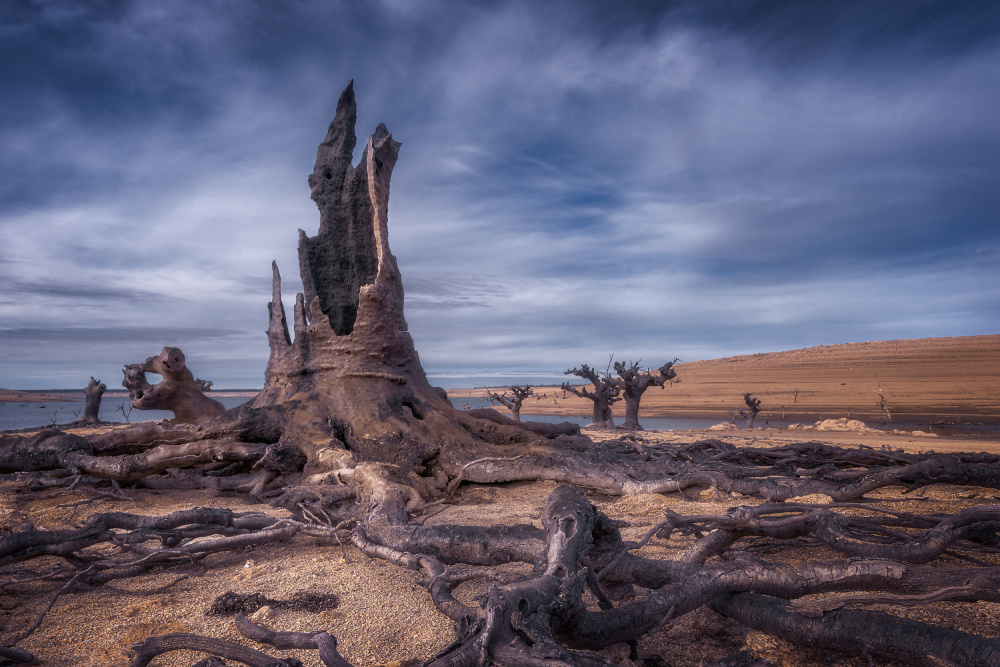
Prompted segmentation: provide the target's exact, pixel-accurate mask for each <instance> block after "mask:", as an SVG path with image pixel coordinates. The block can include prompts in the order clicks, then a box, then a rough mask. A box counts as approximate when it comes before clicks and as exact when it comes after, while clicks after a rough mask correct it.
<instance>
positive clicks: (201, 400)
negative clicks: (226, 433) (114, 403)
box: [122, 347, 226, 424]
mask: <svg viewBox="0 0 1000 667" xmlns="http://www.w3.org/2000/svg"><path fill="white" fill-rule="evenodd" d="M122 372H123V373H124V374H125V379H124V380H122V386H123V387H125V388H127V389H128V391H129V402H131V403H132V406H133V407H135V408H139V409H140V410H169V411H171V412H173V413H174V419H175V421H177V422H179V423H182V424H202V423H204V422H207V421H210V420H212V419H215V418H216V417H218V416H220V415H222V413H223V412H225V411H226V408H225V406H224V405H222V403H219V402H218V401H216V400H214V399H211V398H209V397H208V396H206V395H205V393H204V392H206V391H208V390H209V388H210V387H211V386H212V383H211V382H208V381H206V380H200V379H195V377H194V375H193V374H192V373H191V371H190V370H189V369H188V367H187V363H186V362H185V360H184V353H183V352H181V351H180V350H179V349H178V348H176V347H165V348H163V351H162V352H160V354H159V355H158V356H155V357H149V358H148V359H146V361H144V362H143V363H141V364H131V365H128V366H126V367H125V368H124V369H122ZM146 373H156V374H158V375H162V376H163V381H162V382H160V383H158V384H155V385H151V384H149V382H148V381H147V380H146Z"/></svg>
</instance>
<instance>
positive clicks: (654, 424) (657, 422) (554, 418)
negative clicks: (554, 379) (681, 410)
mask: <svg viewBox="0 0 1000 667" xmlns="http://www.w3.org/2000/svg"><path fill="white" fill-rule="evenodd" d="M451 404H452V405H454V406H455V407H456V408H458V409H459V410H462V409H465V408H466V407H469V408H470V409H473V410H475V409H478V408H493V407H496V406H494V405H493V404H491V403H490V402H489V401H488V400H486V399H485V398H471V397H469V398H466V397H461V398H453V399H451ZM500 412H501V414H506V411H505V410H500ZM521 419H523V420H524V421H534V422H547V423H550V424H558V423H560V422H572V423H574V424H579V425H580V426H586V425H587V424H589V423H590V417H583V416H579V415H533V414H531V413H530V412H528V411H522V412H521ZM623 421H625V419H624V418H623V417H616V418H615V424H617V425H619V426H620V425H621V423H622V422H623ZM719 421H720V420H719V419H718V418H715V419H684V418H680V417H643V416H642V412H641V411H640V412H639V424H640V425H641V426H642V427H643V428H644V429H645V430H647V431H674V430H678V429H686V428H708V427H709V426H715V425H716V424H718V423H719Z"/></svg>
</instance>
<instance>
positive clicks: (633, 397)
mask: <svg viewBox="0 0 1000 667" xmlns="http://www.w3.org/2000/svg"><path fill="white" fill-rule="evenodd" d="M640 361H641V360H640ZM677 361H678V359H677V357H674V360H673V361H668V362H667V363H665V364H663V365H662V366H660V367H659V368H657V369H656V371H657V372H658V373H659V375H654V374H653V371H652V370H645V371H644V370H641V369H640V368H639V362H638V361H636V362H632V363H630V364H628V365H626V364H623V363H622V362H620V361H616V362H615V373H617V374H618V380H617V382H618V384H619V386H620V387H621V394H622V398H623V399H624V400H625V423H624V424H622V426H624V427H625V428H630V429H638V430H640V431H641V430H642V426H640V425H639V401H640V400H641V399H642V395H643V393H644V392H645V391H646V390H647V389H649V388H650V387H652V386H654V385H655V386H657V387H660V388H661V389H662V388H663V386H664V385H665V384H667V383H668V382H670V381H671V380H673V379H674V378H675V377H677V371H675V370H674V368H673V366H674V364H676V363H677Z"/></svg>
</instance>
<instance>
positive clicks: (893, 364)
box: [448, 334, 1000, 425]
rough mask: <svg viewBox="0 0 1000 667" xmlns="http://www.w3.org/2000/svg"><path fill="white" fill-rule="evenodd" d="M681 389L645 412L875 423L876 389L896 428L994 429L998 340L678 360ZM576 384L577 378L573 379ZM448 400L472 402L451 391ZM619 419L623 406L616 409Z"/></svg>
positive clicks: (919, 341)
mask: <svg viewBox="0 0 1000 667" xmlns="http://www.w3.org/2000/svg"><path fill="white" fill-rule="evenodd" d="M676 369H677V378H678V379H679V380H680V382H679V383H677V384H674V385H672V386H669V387H666V388H664V389H662V390H661V389H658V388H656V387H653V388H651V389H649V390H648V391H647V392H646V393H645V394H644V395H643V398H642V408H641V411H640V421H641V415H647V416H656V417H671V416H676V417H680V416H692V417H709V418H715V417H718V418H720V419H727V420H728V419H729V417H730V411H731V410H732V411H738V410H739V409H740V408H741V407H743V394H744V393H745V392H750V393H752V394H754V395H755V396H756V397H757V398H759V399H761V402H762V406H761V410H762V412H761V416H760V417H758V422H757V423H758V424H759V425H763V423H764V419H761V417H764V418H765V419H766V414H767V413H770V415H772V416H773V417H774V418H776V419H780V418H781V417H782V414H784V418H785V420H796V421H814V420H817V419H819V418H820V417H822V418H824V419H826V418H834V417H846V416H850V417H851V418H854V419H861V420H862V421H869V422H881V421H887V419H888V417H887V415H886V414H885V413H883V412H881V411H880V409H879V407H878V404H879V397H878V394H877V393H876V391H877V389H881V390H882V393H883V395H884V396H885V400H886V407H887V408H888V410H889V414H891V415H892V418H893V420H894V421H895V422H897V423H929V422H935V421H943V422H946V423H955V422H956V421H961V422H962V423H987V424H998V423H1000V335H997V334H994V335H987V336H959V337H952V338H915V339H906V340H889V341H871V342H866V343H847V344H843V345H820V346H817V347H810V348H806V349H802V350H790V351H787V352H768V353H762V354H750V355H741V356H738V357H727V358H724V359H711V360H704V361H693V362H688V363H679V364H677V366H676ZM575 379H576V378H574V380H575ZM448 393H449V395H456V396H458V395H462V396H465V395H469V396H473V395H478V394H480V393H481V392H480V391H476V390H471V391H462V390H451V391H449V392H448ZM548 393H549V394H550V396H549V397H548V398H546V399H545V400H542V401H538V402H530V403H527V404H526V405H525V407H524V408H523V410H522V411H523V412H525V413H528V412H533V413H542V414H544V413H549V414H559V413H562V414H581V415H582V414H590V403H589V402H588V401H586V400H584V399H581V398H577V397H574V396H572V395H571V394H570V395H569V396H568V397H567V398H563V397H562V392H557V395H556V396H555V398H553V397H552V396H551V393H552V392H551V390H549V392H548ZM615 408H616V410H615V414H616V415H621V413H622V411H623V410H624V407H623V406H622V405H621V404H620V403H619V404H617V405H616V406H615Z"/></svg>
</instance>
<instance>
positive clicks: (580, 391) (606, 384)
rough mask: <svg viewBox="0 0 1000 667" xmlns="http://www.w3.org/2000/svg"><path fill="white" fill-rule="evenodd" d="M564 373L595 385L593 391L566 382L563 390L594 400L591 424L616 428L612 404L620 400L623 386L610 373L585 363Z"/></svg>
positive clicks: (598, 426)
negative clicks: (597, 369)
mask: <svg viewBox="0 0 1000 667" xmlns="http://www.w3.org/2000/svg"><path fill="white" fill-rule="evenodd" d="M564 375H576V376H578V377H582V378H583V379H585V380H589V381H590V383H591V384H592V385H593V386H594V390H593V391H587V389H586V387H577V386H573V385H571V384H569V383H568V382H564V383H563V384H562V390H563V391H568V392H570V393H571V394H575V395H577V396H579V397H580V398H586V399H587V400H588V401H593V403H594V412H593V417H592V419H591V422H590V425H591V426H595V427H597V428H614V427H615V422H614V419H612V417H611V405H612V404H613V403H614V402H615V401H617V400H619V397H618V394H619V393H620V392H621V386H620V385H619V384H618V383H617V382H615V380H614V378H612V377H610V376H609V375H600V374H599V373H598V372H597V371H596V370H594V369H593V368H591V367H590V366H588V365H587V364H583V365H582V366H580V368H571V369H569V370H568V371H566V372H565V373H564Z"/></svg>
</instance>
